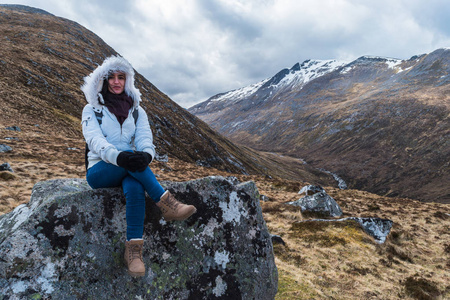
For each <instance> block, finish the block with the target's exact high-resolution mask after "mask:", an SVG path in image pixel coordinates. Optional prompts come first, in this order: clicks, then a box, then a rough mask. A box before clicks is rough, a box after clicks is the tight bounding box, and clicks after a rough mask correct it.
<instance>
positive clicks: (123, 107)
mask: <svg viewBox="0 0 450 300" xmlns="http://www.w3.org/2000/svg"><path fill="white" fill-rule="evenodd" d="M105 81H106V80H105ZM101 93H102V96H103V100H104V101H105V106H106V107H107V108H108V109H109V111H110V112H112V113H113V114H114V115H115V116H116V118H117V120H118V121H119V123H120V125H122V124H123V122H124V121H125V119H126V118H128V111H129V110H130V108H131V107H132V106H133V99H132V98H131V97H130V96H128V95H127V94H126V93H125V92H123V93H121V94H118V95H117V94H113V93H111V92H110V91H109V90H108V84H104V85H103V89H102V92H101Z"/></svg>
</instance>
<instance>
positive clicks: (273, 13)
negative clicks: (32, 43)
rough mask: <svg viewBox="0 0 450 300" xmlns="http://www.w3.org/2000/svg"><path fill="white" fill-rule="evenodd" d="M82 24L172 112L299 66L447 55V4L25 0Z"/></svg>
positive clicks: (444, 0)
mask: <svg viewBox="0 0 450 300" xmlns="http://www.w3.org/2000/svg"><path fill="white" fill-rule="evenodd" d="M2 3H3V4H23V5H28V6H32V7H37V8H41V9H44V10H46V11H48V12H50V13H52V14H54V15H56V16H60V17H64V18H67V19H70V20H73V21H76V22H78V23H79V24H81V25H83V26H85V27H86V28H88V29H89V30H91V31H93V32H94V33H95V34H97V35H98V36H100V37H101V38H102V39H103V40H104V41H105V42H106V43H108V44H109V45H110V46H111V47H113V48H114V49H115V50H116V51H117V52H119V53H120V54H121V55H122V56H124V57H125V58H126V59H128V60H129V61H130V62H131V63H132V65H133V66H134V68H135V69H136V70H137V71H138V72H139V73H141V74H142V75H144V76H145V77H146V78H147V79H148V80H149V81H151V82H152V83H153V84H155V85H156V86H157V87H158V88H159V89H160V90H161V91H163V92H164V93H166V94H167V95H168V96H169V97H171V98H172V99H173V100H174V101H176V102H177V103H178V104H179V105H181V106H183V107H185V108H188V107H190V106H192V105H194V104H196V103H199V102H202V101H204V100H206V99H208V98H209V97H210V96H213V95H215V94H217V93H221V92H227V91H230V90H233V89H236V88H240V87H243V86H246V85H249V84H252V83H256V82H259V81H261V80H263V79H265V78H268V77H271V76H273V75H274V74H276V73H277V72H278V71H280V70H281V69H283V68H286V67H287V68H290V67H292V66H293V65H294V64H295V63H297V62H303V61H304V60H306V59H338V60H343V61H351V60H354V59H356V58H358V57H360V56H362V55H375V56H384V57H394V58H400V59H408V58H410V57H411V56H413V55H417V54H423V53H429V52H432V51H433V50H435V49H438V48H442V47H450V18H449V16H450V1H448V0H127V1H124V0H110V1H103V0H97V1H96V0H64V1H61V0H29V1H2Z"/></svg>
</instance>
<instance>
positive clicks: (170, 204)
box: [167, 195, 181, 211]
mask: <svg viewBox="0 0 450 300" xmlns="http://www.w3.org/2000/svg"><path fill="white" fill-rule="evenodd" d="M180 204H181V202H179V201H178V200H177V199H175V197H173V196H172V195H169V197H168V199H167V206H168V207H169V208H171V209H173V210H175V211H176V210H177V207H178V206H179V205H180Z"/></svg>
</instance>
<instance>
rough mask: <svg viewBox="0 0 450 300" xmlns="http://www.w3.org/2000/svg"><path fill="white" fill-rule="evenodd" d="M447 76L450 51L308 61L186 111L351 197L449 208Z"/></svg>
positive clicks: (439, 50)
mask: <svg viewBox="0 0 450 300" xmlns="http://www.w3.org/2000/svg"><path fill="white" fill-rule="evenodd" d="M449 72H450V49H448V48H443V49H438V50H435V51H433V52H432V53H429V54H423V55H416V56H413V57H411V58H410V59H405V60H402V59H394V58H386V57H378V56H362V57H360V58H358V59H356V60H354V61H351V62H340V61H336V60H307V61H304V62H303V63H301V64H299V63H297V64H295V65H294V66H293V67H292V68H290V69H287V68H286V69H283V70H281V71H280V72H278V73H277V74H275V75H274V76H273V77H270V78H267V79H264V80H262V81H260V82H258V83H256V84H253V85H250V86H247V87H243V88H240V89H237V90H234V91H230V92H226V93H222V94H218V95H215V96H213V97H211V98H209V99H208V100H206V101H205V102H203V103H200V104H198V105H195V106H193V107H192V108H190V109H189V111H190V112H191V113H193V114H195V115H196V116H198V117H200V118H201V119H203V120H204V121H206V122H207V123H209V124H210V125H211V126H212V127H213V128H214V129H216V130H218V131H219V132H220V133H222V134H224V135H225V136H228V137H230V138H231V139H232V140H234V141H236V142H238V143H241V144H244V145H246V146H250V147H253V148H255V149H258V150H264V151H274V152H281V153H283V154H286V155H292V156H296V157H299V158H303V159H305V160H306V161H309V162H310V163H316V164H317V166H321V167H324V168H326V169H328V170H330V171H333V172H334V173H337V174H339V175H342V176H343V177H344V178H345V179H346V181H347V182H349V183H350V186H351V187H356V188H365V189H368V190H370V191H373V192H377V193H380V194H387V195H391V196H394V195H402V196H408V197H413V198H418V199H422V200H430V201H431V200H437V201H449V202H450V195H449V194H448V191H447V192H443V191H441V190H440V189H439V188H438V186H439V184H441V182H442V181H441V179H442V178H445V179H447V183H450V171H449V169H450V168H449V165H448V161H449V160H450V147H449V146H450V145H449V142H448V140H449V132H450V125H449V123H450V122H448V115H449V110H450V93H449V83H450V77H449ZM432 145H433V146H432ZM444 161H446V163H443V162H444ZM319 162H320V164H321V165H319ZM438 162H441V163H438ZM380 166H381V167H380ZM399 166H401V169H399ZM419 174H420V175H419ZM435 174H440V180H437V179H434V178H435V176H436V175H435ZM442 176H443V177H442ZM419 178H420V179H419ZM411 186H414V187H415V188H414V189H411ZM435 186H436V189H434V187H435ZM431 187H433V188H431ZM430 188H431V190H434V191H430Z"/></svg>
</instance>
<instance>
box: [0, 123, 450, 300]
mask: <svg viewBox="0 0 450 300" xmlns="http://www.w3.org/2000/svg"><path fill="white" fill-rule="evenodd" d="M5 127H6V126H1V124H0V134H1V135H2V136H3V137H7V136H8V137H16V138H18V140H8V145H10V146H11V147H12V148H13V151H12V152H8V153H3V154H2V160H3V161H2V163H3V162H8V163H9V164H10V165H11V168H12V169H13V170H14V173H10V172H6V171H3V172H0V214H3V213H7V212H9V211H11V210H12V209H13V208H14V207H16V206H17V205H19V204H21V203H25V202H27V201H29V199H30V195H31V189H32V187H33V185H34V184H35V183H37V182H38V181H41V180H48V179H55V178H71V177H77V178H80V177H81V178H83V177H84V176H85V170H84V144H83V142H82V141H80V140H77V139H70V138H65V137H64V136H60V135H58V134H54V135H51V136H46V135H45V134H42V133H40V131H41V130H43V129H42V128H40V130H39V129H36V128H32V127H33V126H31V125H30V128H27V127H26V125H23V126H22V129H23V130H22V131H21V132H15V131H9V130H5V129H4V128H5ZM32 129H33V130H32ZM69 148H70V149H71V150H69ZM152 169H153V171H154V172H155V174H156V175H157V176H158V178H159V180H161V181H163V180H172V181H186V180H191V179H196V178H201V177H205V176H210V175H223V176H236V177H238V179H239V180H241V181H248V180H253V181H254V182H255V183H256V185H257V186H258V189H259V192H260V194H261V195H265V196H267V197H268V199H269V200H268V201H265V202H263V201H261V207H262V210H263V216H264V219H265V221H266V223H267V226H268V228H269V231H270V232H271V233H272V234H275V235H279V236H281V237H282V239H283V240H284V242H285V245H281V244H275V245H274V253H275V261H276V264H277V267H278V271H279V292H278V294H277V296H276V299H279V300H281V299H446V298H447V299H448V298H450V271H449V270H450V216H449V213H450V209H449V208H450V206H449V205H448V204H438V203H421V202H418V201H413V200H409V199H401V198H387V197H381V196H377V195H374V194H371V193H368V192H363V191H358V190H344V191H342V190H339V189H336V188H332V187H325V190H326V191H327V193H328V194H329V195H331V196H332V197H333V198H334V199H336V201H337V202H338V204H339V205H340V206H341V208H342V210H343V212H344V216H345V217H347V216H359V217H370V216H373V217H380V218H388V219H391V220H393V221H394V226H393V229H392V231H391V234H390V236H389V238H388V240H387V241H386V243H385V244H383V245H379V244H377V243H376V242H375V241H373V240H372V239H371V238H369V237H368V236H367V235H366V234H365V233H364V232H363V231H362V230H361V229H360V228H359V227H358V226H356V225H355V223H352V222H342V223H341V222H339V223H330V224H325V225H324V224H318V223H314V222H308V223H299V222H298V221H302V220H305V219H307V218H306V217H305V216H303V215H302V213H301V211H300V208H299V207H293V206H289V205H286V204H285V203H286V202H288V201H293V200H297V199H298V198H300V197H301V196H300V195H298V194H297V191H298V190H299V189H300V188H301V187H302V186H303V185H306V184H308V183H309V182H302V181H289V180H283V179H280V178H271V177H268V176H256V175H253V176H245V175H236V174H230V173H226V172H224V171H218V170H215V169H212V168H205V167H200V166H197V165H195V164H190V163H186V162H183V161H181V160H177V159H173V158H169V162H167V163H164V162H154V163H152ZM311 183H313V184H314V182H311Z"/></svg>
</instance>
